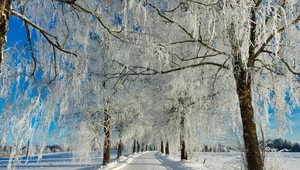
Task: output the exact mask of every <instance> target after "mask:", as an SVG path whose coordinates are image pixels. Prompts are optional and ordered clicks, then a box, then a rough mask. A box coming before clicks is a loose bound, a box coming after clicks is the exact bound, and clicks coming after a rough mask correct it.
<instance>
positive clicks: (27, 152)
mask: <svg viewBox="0 0 300 170" xmlns="http://www.w3.org/2000/svg"><path fill="white" fill-rule="evenodd" d="M28 154H29V140H28V143H27V151H26V158H27V159H28Z"/></svg>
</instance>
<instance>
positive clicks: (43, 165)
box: [0, 151, 300, 170]
mask: <svg viewBox="0 0 300 170" xmlns="http://www.w3.org/2000/svg"><path fill="white" fill-rule="evenodd" d="M72 157H73V155H72V153H69V152H63V153H52V154H45V155H43V158H42V159H41V160H40V161H39V162H37V156H34V157H32V158H30V159H29V160H28V163H26V162H25V161H26V159H25V158H23V159H22V161H21V163H20V164H18V165H17V166H16V168H15V169H20V170H34V169H41V170H70V169H72V170H101V169H106V170H108V169H109V170H141V169H142V170H152V169H155V170H160V169H172V170H183V169H189V170H241V166H242V162H241V159H240V153H238V152H219V153H213V152H201V153H199V155H198V156H194V157H193V158H192V159H191V160H189V161H180V159H178V158H177V157H178V156H177V157H176V158H174V157H172V156H165V155H164V154H161V153H159V152H156V151H147V152H141V153H138V154H137V153H135V154H132V155H129V156H128V154H125V156H123V157H121V158H119V159H115V157H116V153H115V152H112V155H111V157H112V162H111V163H110V164H109V165H108V166H106V167H102V166H101V163H102V157H101V156H95V157H94V158H93V159H92V160H91V161H90V162H88V163H85V164H83V163H80V162H79V160H76V159H73V158H72ZM204 160H205V162H204ZM7 163H8V158H0V170H4V169H7V167H6V166H7ZM295 167H300V153H287V152H286V153H281V152H276V153H267V156H266V169H267V170H270V169H272V170H294V169H295Z"/></svg>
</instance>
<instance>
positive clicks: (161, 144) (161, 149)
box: [160, 141, 164, 153]
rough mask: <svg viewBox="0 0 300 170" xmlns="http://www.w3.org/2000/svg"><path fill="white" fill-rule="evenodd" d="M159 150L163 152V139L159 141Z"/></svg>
mask: <svg viewBox="0 0 300 170" xmlns="http://www.w3.org/2000/svg"><path fill="white" fill-rule="evenodd" d="M160 152H161V153H164V142H163V141H161V142H160Z"/></svg>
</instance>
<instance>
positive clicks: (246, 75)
mask: <svg viewBox="0 0 300 170" xmlns="http://www.w3.org/2000/svg"><path fill="white" fill-rule="evenodd" d="M234 64H235V67H234V73H235V81H236V89H237V94H238V98H239V104H240V112H241V117H242V123H243V138H244V147H245V155H246V160H247V166H248V169H249V170H250V169H251V170H263V169H264V165H263V161H262V157H261V153H260V150H259V144H258V140H257V133H256V125H255V123H254V110H253V106H252V96H251V83H252V81H251V73H250V72H247V70H246V69H245V68H244V66H243V63H242V61H241V60H238V61H237V62H236V63H234Z"/></svg>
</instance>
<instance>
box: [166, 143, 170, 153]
mask: <svg viewBox="0 0 300 170" xmlns="http://www.w3.org/2000/svg"><path fill="white" fill-rule="evenodd" d="M169 154H170V150H169V141H168V140H167V142H166V155H169Z"/></svg>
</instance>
